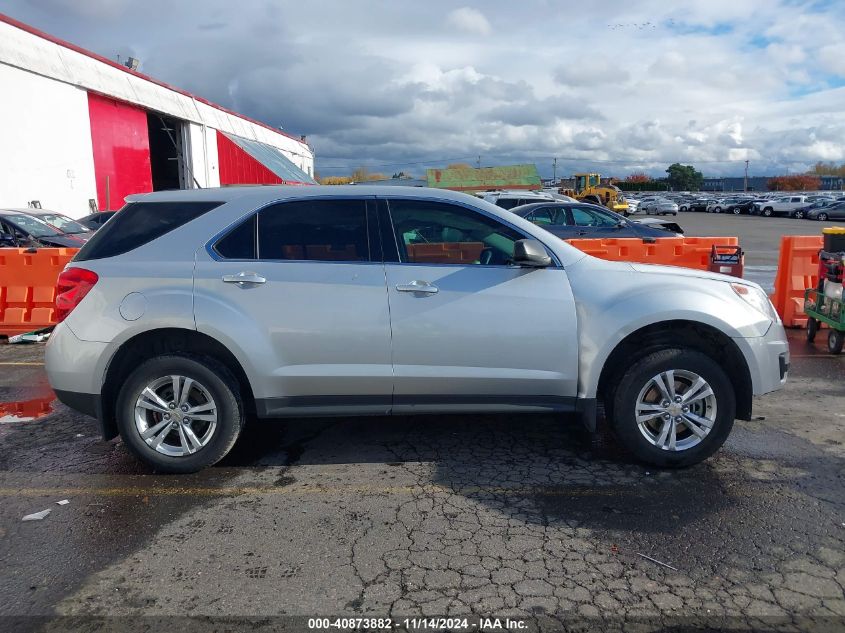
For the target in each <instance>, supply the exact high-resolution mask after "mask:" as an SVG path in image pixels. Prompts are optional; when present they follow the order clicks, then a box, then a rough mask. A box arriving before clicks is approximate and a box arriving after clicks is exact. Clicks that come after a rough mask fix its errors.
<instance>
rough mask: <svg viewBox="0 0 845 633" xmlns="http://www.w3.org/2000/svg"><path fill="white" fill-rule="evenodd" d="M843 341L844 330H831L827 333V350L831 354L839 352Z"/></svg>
mask: <svg viewBox="0 0 845 633" xmlns="http://www.w3.org/2000/svg"><path fill="white" fill-rule="evenodd" d="M843 343H845V332H842V331H840V330H831V331H830V332H828V335H827V351H828V352H830V353H831V354H841V353H842V345H843Z"/></svg>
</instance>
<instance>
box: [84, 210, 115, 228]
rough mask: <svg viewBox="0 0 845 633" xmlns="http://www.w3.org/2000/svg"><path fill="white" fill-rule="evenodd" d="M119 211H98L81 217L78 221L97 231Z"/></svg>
mask: <svg viewBox="0 0 845 633" xmlns="http://www.w3.org/2000/svg"><path fill="white" fill-rule="evenodd" d="M115 213H117V211H98V212H97V213H92V214H91V215H86V216H85V217H84V218H79V220H77V222H79V223H80V224H83V225H85V226H87V227H88V228H89V229H91V230H92V231H96V230H97V229H99V228H100V227H101V226H103V224H105V223H106V222H107V221H108V220H109V218H111V216H113V215H114V214H115Z"/></svg>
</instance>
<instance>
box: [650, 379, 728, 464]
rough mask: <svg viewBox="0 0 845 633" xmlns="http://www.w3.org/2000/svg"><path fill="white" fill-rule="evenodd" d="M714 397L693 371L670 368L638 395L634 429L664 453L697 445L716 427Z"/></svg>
mask: <svg viewBox="0 0 845 633" xmlns="http://www.w3.org/2000/svg"><path fill="white" fill-rule="evenodd" d="M716 414H717V407H716V395H715V393H714V392H713V389H712V387H711V386H710V384H709V383H708V382H707V381H706V380H705V379H704V378H702V377H701V376H699V375H698V374H696V373H695V372H691V371H687V370H685V369H669V370H667V371H664V372H662V373H660V374H658V375H656V376H654V377H653V378H651V379H650V380H649V381H648V382H647V383H646V384H645V386H644V387H643V388H642V390H641V391H640V393H639V395H638V396H637V403H636V413H635V415H636V420H637V427H638V428H639V430H640V433H642V435H643V437H645V438H646V440H648V442H649V443H651V444H652V445H654V446H656V447H658V448H660V449H662V450H665V451H673V452H678V451H685V450H688V449H690V448H693V447H694V446H697V445H698V444H699V443H701V441H702V440H703V439H704V438H705V437H707V434H708V433H710V431H711V430H712V429H713V426H714V425H715V424H716Z"/></svg>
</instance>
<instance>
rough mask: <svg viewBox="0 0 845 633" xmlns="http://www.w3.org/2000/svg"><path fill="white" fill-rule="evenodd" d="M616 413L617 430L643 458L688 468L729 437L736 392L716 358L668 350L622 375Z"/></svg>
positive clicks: (662, 464)
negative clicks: (714, 359)
mask: <svg viewBox="0 0 845 633" xmlns="http://www.w3.org/2000/svg"><path fill="white" fill-rule="evenodd" d="M612 412H613V414H612V415H613V419H612V420H611V424H612V426H613V429H614V431H615V432H616V434H617V436H618V437H619V439H620V440H621V441H622V443H623V444H624V445H625V446H626V448H628V449H629V450H630V451H631V452H632V453H633V454H634V455H635V456H636V457H637V458H638V459H640V460H642V461H644V462H647V463H649V464H653V465H655V466H660V467H683V466H691V465H692V464H696V463H698V462H700V461H702V460H704V459H706V458H707V457H709V456H710V455H712V454H713V453H714V452H715V451H716V450H717V449H718V448H719V447H720V446H721V445H722V444H723V443H724V442H725V440H726V439H727V437H728V434H729V433H730V431H731V428H732V427H733V423H734V417H735V415H736V397H735V394H734V390H733V387H732V386H731V382H730V379H729V378H728V376H727V375H726V374H725V372H724V371H723V370H722V369H721V367H719V365H718V364H716V363H715V362H714V361H713V360H712V359H711V358H710V357H708V356H706V355H705V354H702V353H701V352H698V351H695V350H691V349H665V350H661V351H658V352H654V353H652V354H649V355H648V356H646V357H645V358H642V359H640V360H639V361H637V362H636V363H634V364H633V365H631V367H630V368H628V370H627V371H626V372H625V373H624V374H623V375H622V377H621V379H620V380H619V383H618V385H617V387H616V390H615V392H614V395H613V406H612Z"/></svg>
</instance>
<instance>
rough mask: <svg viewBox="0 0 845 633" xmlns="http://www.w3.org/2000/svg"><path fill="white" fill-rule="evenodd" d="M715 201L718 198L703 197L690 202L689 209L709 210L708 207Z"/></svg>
mask: <svg viewBox="0 0 845 633" xmlns="http://www.w3.org/2000/svg"><path fill="white" fill-rule="evenodd" d="M715 202H716V200H715V199H713V198H701V199H699V200H693V201H692V202H690V203H689V205H688V207H687V209H688V210H689V211H707V207H708V206H709V205H710V204H712V203H715Z"/></svg>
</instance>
